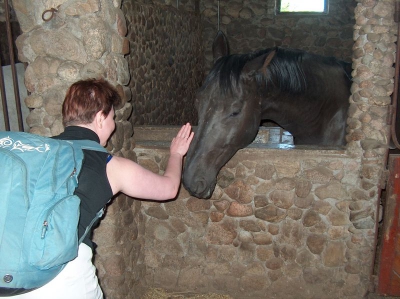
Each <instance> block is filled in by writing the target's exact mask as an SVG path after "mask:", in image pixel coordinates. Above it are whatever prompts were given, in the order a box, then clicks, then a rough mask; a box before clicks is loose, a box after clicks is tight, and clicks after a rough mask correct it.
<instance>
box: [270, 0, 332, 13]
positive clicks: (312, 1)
mask: <svg viewBox="0 0 400 299" xmlns="http://www.w3.org/2000/svg"><path fill="white" fill-rule="evenodd" d="M276 4H277V13H279V14H284V13H291V14H293V13H294V14H296V13H300V14H326V13H328V0H301V1H299V0H277V2H276Z"/></svg>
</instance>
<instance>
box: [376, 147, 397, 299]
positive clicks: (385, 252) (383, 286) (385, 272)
mask: <svg viewBox="0 0 400 299" xmlns="http://www.w3.org/2000/svg"><path fill="white" fill-rule="evenodd" d="M399 210H400V156H399V155H393V156H390V157H389V180H388V184H387V196H386V204H385V214H384V218H383V220H384V225H383V232H382V233H383V238H382V245H381V253H380V264H379V276H378V293H379V294H381V295H386V296H400V227H399Z"/></svg>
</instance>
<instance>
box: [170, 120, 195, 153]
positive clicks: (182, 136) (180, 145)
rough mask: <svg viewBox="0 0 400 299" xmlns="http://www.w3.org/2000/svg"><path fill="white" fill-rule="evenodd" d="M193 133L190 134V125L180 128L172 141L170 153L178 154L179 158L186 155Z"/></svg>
mask: <svg viewBox="0 0 400 299" xmlns="http://www.w3.org/2000/svg"><path fill="white" fill-rule="evenodd" d="M193 136H194V132H192V126H191V125H190V123H187V124H186V125H184V126H182V128H181V129H180V130H179V132H178V134H177V135H176V137H175V138H174V139H172V142H171V147H170V153H171V155H172V154H179V155H180V156H182V157H183V156H184V155H186V153H187V151H188V149H189V146H190V143H191V142H192V140H193Z"/></svg>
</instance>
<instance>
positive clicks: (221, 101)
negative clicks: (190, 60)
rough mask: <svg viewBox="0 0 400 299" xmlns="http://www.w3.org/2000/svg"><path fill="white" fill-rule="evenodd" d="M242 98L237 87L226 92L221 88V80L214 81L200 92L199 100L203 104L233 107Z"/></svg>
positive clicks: (232, 87)
mask: <svg viewBox="0 0 400 299" xmlns="http://www.w3.org/2000/svg"><path fill="white" fill-rule="evenodd" d="M239 98H240V93H239V92H238V87H237V86H230V87H229V88H227V89H226V90H224V88H223V87H222V86H221V84H220V82H219V80H217V79H214V80H212V81H210V82H208V84H207V85H206V86H204V88H202V89H201V90H200V91H199V92H198V99H199V100H200V102H201V103H203V104H209V105H214V106H216V107H221V106H226V105H231V104H232V103H233V102H235V101H236V100H237V99H239Z"/></svg>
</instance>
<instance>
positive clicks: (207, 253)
mask: <svg viewBox="0 0 400 299" xmlns="http://www.w3.org/2000/svg"><path fill="white" fill-rule="evenodd" d="M393 11H394V1H384V0H382V1H380V0H377V1H361V0H360V1H357V6H356V8H355V11H354V12H355V26H354V41H355V43H354V46H353V50H354V53H353V68H354V71H353V77H354V79H353V81H354V83H353V85H352V96H351V98H350V102H351V107H350V110H349V119H348V129H347V133H348V134H347V141H348V145H347V147H346V150H344V151H326V150H315V149H312V148H300V147H297V148H296V149H293V150H286V151H282V150H274V149H268V148H263V149H262V148H260V146H250V147H248V148H246V149H243V150H240V151H239V152H238V153H237V154H236V155H235V156H234V157H233V159H232V160H231V161H230V162H228V163H227V165H226V166H225V167H224V168H223V169H222V170H221V172H220V174H219V176H218V183H217V188H216V191H215V192H214V194H213V196H212V198H211V199H210V200H202V199H197V198H194V197H191V196H190V195H189V194H188V193H187V192H186V190H185V189H184V188H183V187H182V189H181V191H180V194H179V196H178V199H177V200H176V201H172V202H168V203H163V204H160V203H143V205H142V209H143V211H144V214H145V215H144V222H145V226H146V235H145V246H144V248H145V260H144V262H145V263H146V266H147V271H146V273H147V274H146V283H147V284H148V285H149V286H154V287H160V288H164V289H167V290H170V291H174V292H179V291H180V292H185V291H186V292H188V291H191V292H198V293H206V292H218V293H223V294H229V295H231V296H232V297H233V298H363V296H364V295H365V294H366V293H367V292H368V291H370V290H372V291H373V289H374V273H373V269H374V260H375V250H376V235H377V229H378V221H379V219H378V214H379V201H380V192H381V188H385V181H384V175H383V174H384V170H385V168H386V158H387V153H388V149H387V144H388V141H389V125H388V119H389V117H390V114H389V105H390V102H391V99H390V95H391V94H392V92H393V81H394V80H393V76H394V68H393V63H394V62H395V55H394V54H395V51H396V49H395V41H396V31H397V30H396V29H397V26H396V24H395V23H394V21H393ZM147 135H149V134H147ZM135 152H136V155H137V156H138V162H139V163H140V164H142V165H144V166H146V167H148V168H150V169H152V170H153V171H155V172H162V170H163V169H164V167H165V161H166V158H167V156H168V151H167V147H166V146H165V145H163V144H162V143H157V142H154V141H151V142H148V141H140V140H137V145H136V148H135Z"/></svg>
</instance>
